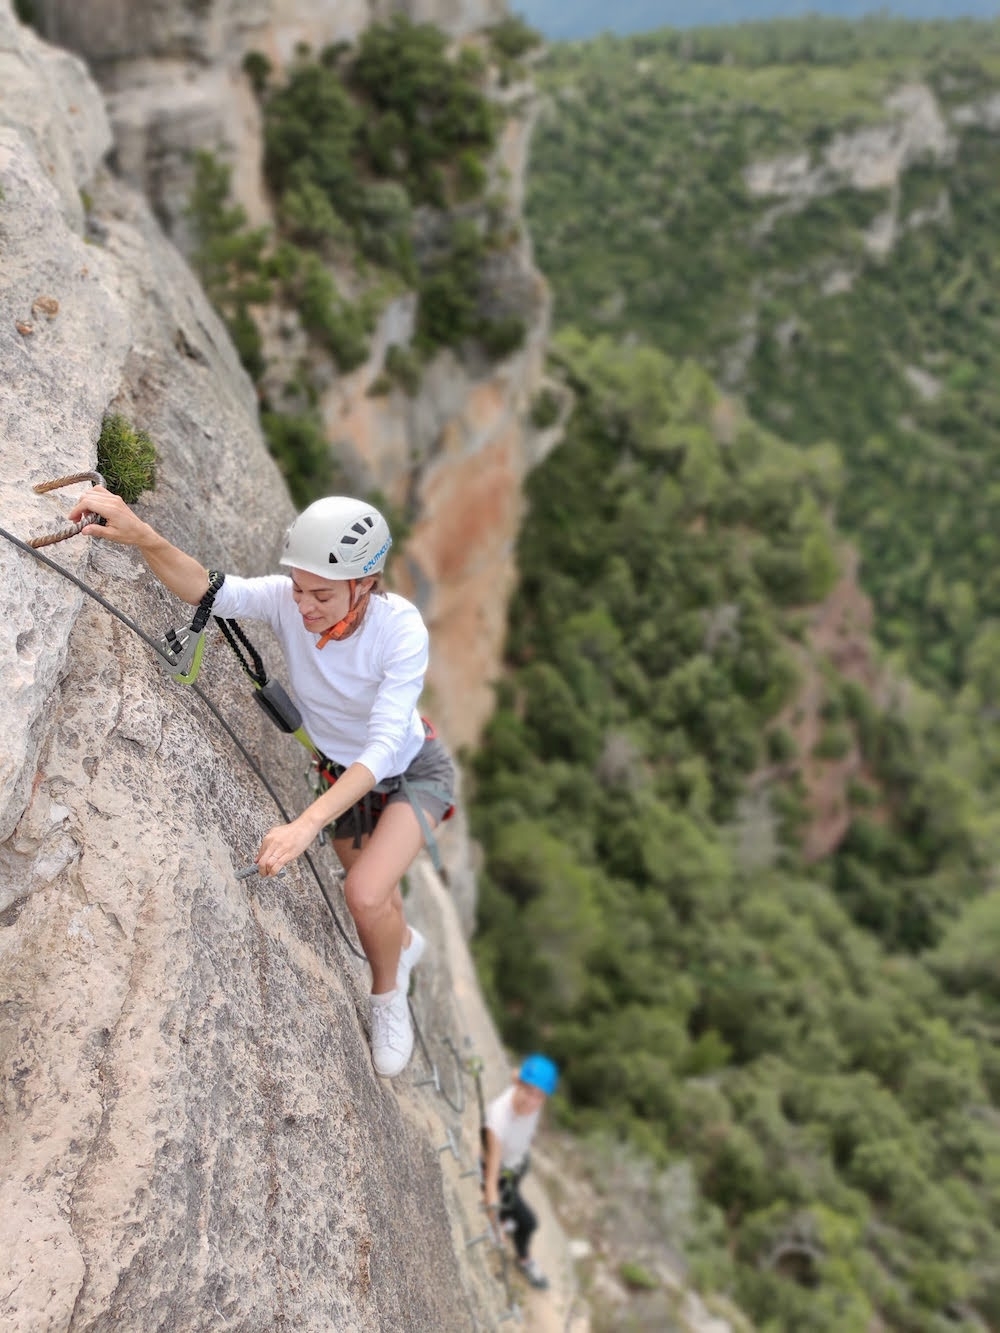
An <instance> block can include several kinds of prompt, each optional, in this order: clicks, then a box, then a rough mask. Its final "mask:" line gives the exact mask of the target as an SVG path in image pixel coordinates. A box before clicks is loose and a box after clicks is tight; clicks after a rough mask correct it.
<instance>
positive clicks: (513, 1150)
mask: <svg viewBox="0 0 1000 1333" xmlns="http://www.w3.org/2000/svg"><path fill="white" fill-rule="evenodd" d="M515 1091H516V1089H515V1086H514V1084H513V1083H512V1084H511V1086H510V1087H509V1088H508V1089H507V1091H506V1092H502V1093H501V1094H500V1096H499V1097H497V1098H495V1099H494V1100H493V1101H492V1102H490V1104H489V1106H488V1107H487V1108H486V1128H487V1129H491V1130H492V1131H493V1133H494V1134H495V1135H496V1136H497V1138H498V1139H499V1140H500V1166H501V1168H502V1169H505V1170H508V1171H516V1170H518V1168H519V1167H521V1166H522V1165H523V1164H524V1160H525V1158H526V1157H527V1156H528V1149H529V1148H530V1147H531V1140H532V1138H533V1137H534V1134H535V1130H536V1128H537V1126H538V1117H539V1116H540V1115H541V1110H540V1109H539V1110H537V1111H532V1112H531V1114H530V1115H515V1113H514V1107H513V1105H512V1103H513V1100H514V1093H515Z"/></svg>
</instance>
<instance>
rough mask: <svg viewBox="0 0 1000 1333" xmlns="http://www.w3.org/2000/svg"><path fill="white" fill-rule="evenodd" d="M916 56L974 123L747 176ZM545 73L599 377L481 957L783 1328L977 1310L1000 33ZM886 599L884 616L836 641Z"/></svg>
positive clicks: (993, 1234) (508, 1005)
mask: <svg viewBox="0 0 1000 1333" xmlns="http://www.w3.org/2000/svg"><path fill="white" fill-rule="evenodd" d="M918 80H919V81H920V86H921V87H922V88H924V89H926V90H928V92H929V95H930V96H931V97H932V98H933V105H934V106H935V107H936V108H937V114H938V115H939V116H940V117H941V119H942V123H943V124H945V125H946V128H947V130H948V133H949V134H950V135H951V136H952V137H951V139H950V140H949V141H948V142H949V143H950V144H951V145H952V146H951V147H950V148H949V149H948V151H947V152H944V153H942V155H941V156H940V158H934V157H933V156H929V157H924V158H920V159H919V160H914V161H912V162H907V163H906V165H905V167H904V170H903V171H902V174H901V176H900V180H899V185H898V189H897V190H896V191H895V193H894V194H893V195H892V197H890V195H889V193H888V192H887V191H886V190H881V189H875V188H872V189H858V188H856V187H854V186H852V185H850V184H848V183H842V184H841V185H840V186H839V187H838V188H836V189H832V190H830V191H829V192H826V193H820V194H818V195H817V196H816V197H814V198H810V199H809V200H807V201H806V202H805V204H804V206H802V207H797V208H795V209H788V210H786V211H785V212H784V213H781V211H780V210H776V209H775V201H774V199H764V198H760V197H757V196H756V195H754V194H752V193H751V191H750V190H749V188H748V185H747V171H748V168H749V167H751V166H752V165H753V164H754V163H757V162H760V161H766V160H768V159H771V158H774V157H777V156H779V155H780V154H782V153H786V154H787V153H800V154H801V153H806V154H807V155H808V160H809V161H811V162H812V163H813V164H815V163H818V162H821V161H825V160H826V159H825V158H823V156H822V155H823V153H824V151H825V147H826V146H827V145H828V144H829V143H831V142H832V141H833V140H834V139H835V137H836V136H837V135H838V134H841V135H844V136H851V135H855V134H857V133H858V132H859V131H862V130H865V129H869V128H872V127H876V128H877V127H878V126H879V125H884V124H886V123H887V121H891V118H892V113H891V111H887V99H889V98H891V97H892V95H893V93H894V92H897V91H898V90H899V89H900V88H904V87H909V88H912V87H913V86H914V83H915V81H918ZM541 83H542V88H543V92H544V95H545V98H546V105H547V108H548V109H547V110H546V111H545V112H544V114H543V117H542V119H541V121H540V124H539V127H538V130H537V131H536V139H535V149H534V155H533V161H532V176H531V182H530V189H529V211H530V218H531V226H532V233H533V237H534V240H535V245H536V249H537V253H538V256H539V259H540V262H541V265H542V267H543V269H544V270H545V272H546V273H547V275H548V276H549V278H550V280H551V281H552V283H553V287H554V291H555V298H556V317H557V322H558V324H559V326H560V332H559V334H558V336H557V338H556V341H555V345H554V349H553V372H554V373H555V374H557V375H558V376H559V377H560V378H561V379H562V380H563V381H564V383H565V385H566V386H567V387H568V389H569V390H570V391H571V392H572V395H573V401H574V403H575V407H574V410H573V412H572V415H571V417H570V419H569V422H568V425H567V428H566V431H565V434H564V437H563V440H562V442H561V444H559V446H558V447H557V448H556V449H555V450H553V452H552V453H551V454H550V455H549V456H548V457H547V458H546V460H545V461H544V462H543V463H542V464H541V465H540V466H539V467H538V468H537V469H536V471H535V472H534V473H533V474H532V476H531V478H530V479H529V483H528V501H529V510H528V515H527V518H526V521H525V524H524V528H523V532H522V535H521V538H520V542H519V547H518V563H519V571H520V579H519V585H518V589H517V592H516V595H515V598H514V602H513V605H512V607H511V614H510V631H509V640H508V650H507V668H506V671H505V674H504V677H503V679H502V681H501V683H500V685H499V687H498V707H497V710H496V714H495V716H494V718H493V720H492V722H491V724H490V726H489V729H488V731H487V734H486V736H485V737H484V740H483V744H482V746H481V747H480V749H479V750H478V752H477V754H476V755H475V756H473V762H472V767H473V774H474V784H473V786H474V790H473V801H472V805H473V816H474V827H475V832H476V835H477V837H478V838H479V839H480V840H481V842H482V844H483V847H484V853H485V873H484V874H483V876H482V879H481V909H480V923H479V930H478V935H477V938H476V941H475V947H476V951H477V957H478V960H479V963H480V970H481V976H482V977H483V979H484V984H485V985H486V986H487V988H488V991H489V993H490V996H491V1000H492V1003H493V1005H494V1009H495V1012H496V1014H497V1016H498V1020H499V1022H500V1024H501V1026H502V1029H503V1032H504V1035H505V1037H506V1038H507V1040H508V1041H509V1042H510V1043H511V1045H513V1046H515V1047H517V1048H519V1049H524V1048H529V1047H533V1046H536V1045H539V1046H544V1047H545V1048H546V1049H548V1050H550V1051H551V1052H552V1053H553V1055H555V1056H556V1057H557V1058H558V1059H559V1060H560V1061H561V1063H562V1064H563V1066H564V1068H565V1084H566V1095H565V1098H564V1099H563V1100H562V1101H561V1102H560V1104H559V1111H560V1114H561V1116H562V1118H563V1120H564V1122H565V1123H566V1124H568V1125H569V1126H571V1127H572V1128H574V1129H576V1130H578V1131H579V1132H581V1133H587V1132H589V1131H591V1130H593V1131H597V1130H598V1129H599V1128H601V1127H605V1128H606V1127H607V1126H608V1125H609V1124H610V1125H611V1126H613V1128H614V1130H615V1132H616V1133H617V1134H618V1135H619V1136H620V1137H621V1138H622V1139H624V1140H627V1141H629V1142H630V1143H632V1144H633V1145H635V1146H636V1147H637V1148H638V1149H639V1150H640V1151H642V1152H643V1153H645V1154H646V1155H647V1157H648V1158H649V1159H650V1161H651V1162H652V1163H654V1164H659V1165H661V1166H664V1165H669V1164H673V1163H678V1162H686V1163H690V1164H691V1166H692V1168H693V1172H694V1176H695V1179H696V1182H697V1190H696V1198H695V1200H694V1202H693V1203H692V1205H691V1209H690V1215H689V1216H688V1217H687V1225H686V1230H685V1233H684V1234H685V1239H684V1242H683V1246H682V1248H683V1251H684V1254H685V1257H686V1259H687V1261H688V1263H689V1264H690V1266H691V1269H692V1272H693V1273H694V1275H695V1277H696V1278H697V1280H699V1281H700V1282H701V1283H703V1284H704V1285H705V1286H706V1288H709V1289H714V1290H724V1291H727V1292H729V1293H730V1294H731V1295H732V1296H733V1297H734V1298H735V1299H736V1301H737V1302H738V1304H739V1305H740V1306H741V1307H742V1308H743V1309H745V1310H746V1311H747V1312H748V1314H749V1315H750V1316H751V1317H752V1318H753V1319H754V1321H755V1323H756V1324H757V1326H758V1327H760V1328H762V1329H766V1330H769V1331H773V1333H785V1331H786V1330H787V1333H792V1331H793V1330H795V1331H796V1333H797V1331H798V1330H802V1329H808V1330H810V1333H813V1331H814V1330H819V1331H820V1333H822V1331H823V1330H829V1333H853V1331H855V1330H856V1331H857V1333H868V1331H869V1330H870V1329H871V1328H872V1327H875V1326H879V1325H881V1326H883V1327H886V1328H892V1329H900V1330H920V1331H921V1333H923V1331H925V1330H926V1331H927V1333H945V1330H948V1331H949V1333H954V1330H956V1329H963V1330H966V1329H967V1330H970V1333H971V1330H974V1329H981V1328H983V1327H984V1326H985V1327H995V1326H997V1325H998V1324H1000V1007H998V998H1000V981H998V975H997V966H996V963H995V959H996V953H997V950H996V945H997V944H998V943H1000V896H998V892H997V889H996V876H995V866H996V864H997V852H998V847H1000V841H998V834H1000V824H998V816H997V804H998V803H997V799H996V797H997V779H998V775H1000V764H998V760H1000V746H998V738H997V735H996V719H997V717H998V716H1000V714H998V713H997V690H998V686H1000V669H998V667H997V662H998V661H1000V655H998V650H1000V615H998V611H1000V603H998V596H1000V594H998V591H997V590H998V588H1000V585H998V584H996V581H995V579H994V577H993V573H992V570H993V564H992V562H990V560H989V558H988V557H989V552H990V550H992V548H993V545H994V544H995V541H996V539H995V537H994V535H993V534H994V533H995V532H996V531H997V523H996V522H995V518H994V513H993V507H994V505H995V504H996V503H997V498H998V493H997V487H996V484H995V469H996V463H995V460H996V458H997V456H998V453H1000V436H998V435H997V431H998V428H1000V416H998V411H997V407H998V403H997V401H996V387H995V386H996V384H997V383H998V382H1000V380H998V377H997V373H996V372H997V371H998V370H1000V366H998V365H997V355H998V354H997V352H996V349H995V343H996V339H995V337H994V336H993V335H994V334H995V332H996V317H997V314H996V304H995V292H994V287H995V283H994V281H993V279H994V277H995V273H994V270H995V267H996V244H995V237H996V235H997V234H1000V187H998V185H997V182H998V181H1000V171H998V168H1000V138H998V137H997V134H996V132H995V130H993V129H991V128H990V127H989V126H988V125H987V124H985V123H982V122H981V121H977V120H975V118H974V117H972V115H971V113H967V112H964V111H963V110H962V108H967V107H969V106H976V105H979V103H980V101H981V100H982V99H983V98H985V97H987V96H989V95H991V94H995V92H996V91H997V88H998V85H1000V27H998V25H982V26H980V27H977V26H975V25H965V24H954V25H942V24H937V25H916V24H914V25H904V24H892V23H889V22H881V23H879V22H873V23H870V24H864V25H856V26H854V27H851V26H848V25H835V24H829V23H825V22H819V21H817V22H813V21H808V22H803V23H797V24H781V25H765V26H762V27H760V28H756V27H755V28H753V29H745V30H744V29H741V30H713V31H711V32H696V33H693V34H690V33H689V34H676V33H664V34H654V35H649V36H646V37H643V38H637V39H633V40H629V41H624V40H614V39H610V38H602V39H600V40H598V41H595V42H592V43H588V44H584V45H579V46H575V47H572V48H558V49H556V48H553V49H552V50H550V52H549V54H548V56H547V59H546V63H545V65H544V66H543V70H542V73H541ZM926 104H927V103H926V102H925V103H924V105H926ZM942 197H946V199H947V207H946V208H945V206H944V205H942V204H941V203H940V200H941V199H942ZM890 206H892V207H894V208H896V210H897V212H896V213H895V215H894V216H895V218H896V222H895V230H894V232H893V244H892V246H891V247H890V248H889V249H888V250H887V251H883V252H882V253H881V254H876V253H875V252H874V251H873V250H872V248H871V247H870V246H869V245H867V244H866V241H865V237H866V235H867V234H869V232H870V229H871V228H872V225H873V223H874V221H875V220H876V219H877V218H878V217H879V216H880V215H881V214H883V213H885V211H886V209H887V208H889V207H890ZM837 273H847V274H849V282H845V281H841V282H839V283H837V282H833V283H831V280H830V279H831V274H837ZM923 376H926V377H927V378H926V379H925V378H923ZM929 383H933V386H935V392H933V393H930V392H923V391H922V390H926V389H927V386H928V384H929ZM855 547H856V548H857V549H859V550H860V555H861V560H860V564H859V565H858V566H857V568H855V562H854V561H853V560H852V558H851V551H852V549H854V548H855ZM857 578H860V585H861V586H860V587H859V586H858V585H857V583H856V579H857ZM863 593H867V594H869V595H870V596H871V598H872V601H873V604H874V618H873V624H872V631H873V634H874V639H872V637H870V636H869V633H868V630H867V622H864V621H863V620H858V622H857V623H855V624H853V626H852V625H850V624H849V618H848V619H847V620H844V621H843V622H842V623H843V624H844V625H846V626H847V628H846V629H845V633H844V635H841V636H840V637H838V636H836V635H831V634H829V633H827V632H826V631H827V630H828V629H829V627H830V624H831V623H832V622H831V620H830V608H831V607H834V606H837V605H839V604H840V603H841V602H843V603H845V604H846V605H848V606H850V607H853V608H855V609H857V608H858V607H860V606H862V605H863V604H864V603H863ZM859 599H860V600H859ZM838 623H841V622H838ZM821 631H823V632H821ZM823 821H826V824H825V825H824V823H823ZM817 828H820V829H821V831H822V829H823V828H825V830H826V834H827V835H828V836H826V838H825V841H824V840H822V839H821V840H820V841H817V840H816V838H815V834H816V831H817ZM831 830H832V831H831Z"/></svg>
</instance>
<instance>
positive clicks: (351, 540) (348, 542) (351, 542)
mask: <svg viewBox="0 0 1000 1333" xmlns="http://www.w3.org/2000/svg"><path fill="white" fill-rule="evenodd" d="M340 544H341V546H357V544H358V539H357V537H352V536H351V535H350V534H349V533H347V532H345V533H344V535H343V537H341V539H340Z"/></svg>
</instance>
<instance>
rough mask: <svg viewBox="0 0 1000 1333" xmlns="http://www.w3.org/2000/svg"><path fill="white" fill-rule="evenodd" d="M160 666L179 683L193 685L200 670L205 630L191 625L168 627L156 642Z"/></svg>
mask: <svg viewBox="0 0 1000 1333" xmlns="http://www.w3.org/2000/svg"><path fill="white" fill-rule="evenodd" d="M156 651H157V653H158V654H159V662H160V666H161V667H163V669H164V671H167V672H169V673H170V675H171V676H173V678H174V680H176V681H177V682H178V683H179V684H181V685H193V684H194V681H195V679H196V678H197V675H198V672H199V671H200V670H201V658H202V654H203V653H204V651H205V631H204V630H203V629H202V630H196V629H194V628H193V627H192V626H191V625H188V626H187V627H186V628H185V629H181V630H176V629H168V630H167V632H166V634H164V636H163V638H162V639H159V640H158V641H157V644H156Z"/></svg>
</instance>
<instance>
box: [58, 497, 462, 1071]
mask: <svg viewBox="0 0 1000 1333" xmlns="http://www.w3.org/2000/svg"><path fill="white" fill-rule="evenodd" d="M85 511H89V512H91V513H96V514H98V515H99V516H100V518H101V519H102V520H103V525H101V526H98V524H96V523H91V524H90V525H88V526H87V527H85V528H83V530H82V531H83V533H84V534H85V535H87V536H91V537H97V538H100V539H102V540H105V541H113V542H119V543H121V544H123V545H127V546H135V547H137V548H138V550H139V552H140V553H141V555H142V556H143V558H144V559H145V561H146V564H147V565H148V566H149V568H150V570H151V571H152V572H153V574H154V575H155V576H156V577H157V578H158V579H159V580H160V582H161V583H162V584H163V585H164V586H165V587H167V588H168V589H169V590H170V591H171V592H172V593H174V595H175V596H177V597H179V598H181V599H182V600H183V601H185V602H188V603H190V604H191V605H198V604H200V603H201V602H202V600H203V599H204V598H205V597H206V595H210V594H212V593H213V592H214V602H213V603H212V611H213V612H214V614H215V615H217V616H220V617H225V618H234V617H238V616H245V617H248V618H252V619H257V620H263V621H266V622H267V624H268V625H270V627H271V629H272V630H273V631H274V634H275V636H276V638H277V639H278V642H279V643H280V645H281V648H282V651H283V653H284V656H285V662H286V666H287V669H288V678H289V683H290V685H291V690H292V694H293V696H294V698H295V701H296V703H297V704H298V707H299V709H300V711H301V714H302V720H303V724H304V727H305V730H306V732H307V733H308V735H309V737H310V738H311V739H312V741H313V742H314V743H315V745H316V746H317V748H318V749H319V750H320V751H322V754H323V755H324V756H325V757H326V760H327V761H328V766H327V768H326V770H325V771H326V775H327V777H328V780H330V785H329V786H328V787H327V789H326V790H325V791H323V793H322V794H321V795H320V796H318V797H317V799H316V800H314V801H313V802H312V804H311V805H309V806H307V807H306V809H305V810H303V812H302V813H301V814H300V815H299V816H298V817H297V818H296V819H293V820H292V821H291V822H290V823H288V824H280V825H278V826H277V827H275V828H272V829H271V830H270V831H269V832H268V833H267V834H265V836H264V838H263V841H262V842H261V845H260V849H259V851H258V854H257V861H256V864H257V868H258V871H259V872H260V874H261V875H275V874H277V873H278V871H279V870H281V869H282V868H283V867H284V866H286V865H287V864H288V863H289V861H293V860H295V858H296V857H297V856H300V855H301V854H302V852H304V851H305V850H306V848H307V847H308V846H309V845H310V843H312V841H313V840H314V839H315V838H316V837H317V836H318V835H319V833H320V832H321V831H322V830H323V829H324V828H326V827H327V826H329V825H332V826H333V845H334V848H335V850H336V852H337V855H338V856H339V858H340V860H341V862H342V864H343V866H344V870H345V872H346V873H345V879H344V896H345V899H346V901H347V906H348V909H349V910H350V913H351V916H352V917H353V919H354V923H355V925H356V927H357V931H358V938H359V939H360V941H361V947H362V948H363V950H364V952H365V956H366V957H367V959H368V962H369V964H370V966H371V971H372V994H371V1047H372V1063H373V1064H374V1066H375V1070H376V1073H378V1074H380V1075H382V1076H383V1077H387V1078H392V1077H394V1076H395V1075H397V1074H399V1073H400V1072H401V1071H402V1070H403V1069H404V1068H405V1067H406V1064H407V1062H408V1061H409V1059H410V1055H411V1054H412V1051H413V1026H412V1023H411V1021H410V1011H409V1004H408V1002H407V991H408V989H409V979H410V972H411V970H412V969H413V968H414V967H415V966H416V964H417V962H418V961H419V959H420V957H421V955H422V954H423V952H424V947H425V941H424V938H423V936H422V935H421V934H420V933H419V932H418V931H416V930H413V929H411V928H410V927H408V925H407V922H406V917H405V915H404V911H403V899H402V894H401V893H400V887H399V885H400V880H401V878H402V876H403V874H404V873H405V871H406V870H407V868H408V867H409V865H410V863H411V862H412V861H413V859H414V857H415V856H416V855H417V852H418V851H419V850H420V848H421V846H422V844H423V843H424V841H425V839H426V838H427V837H429V836H430V833H431V831H432V830H433V829H434V828H435V826H436V825H437V824H438V823H439V822H440V821H441V819H442V818H444V817H445V816H446V814H447V813H448V811H449V810H450V807H451V804H452V797H453V793H454V785H455V769H454V765H453V763H452V760H451V757H450V755H449V754H448V751H447V750H446V749H445V747H444V746H443V745H442V744H441V742H440V741H438V740H436V739H434V738H429V737H428V736H427V735H426V734H425V728H424V724H423V721H422V720H421V717H420V715H419V713H418V712H417V701H418V699H419V697H420V692H421V690H422V688H423V683H424V673H425V672H426V669H427V652H428V634H427V628H426V626H425V625H424V622H423V620H422V619H421V616H420V613H419V611H418V610H417V608H416V607H415V606H413V605H412V603H410V602H408V601H406V600H405V599H404V598H402V597H399V596H397V595H396V594H395V593H390V592H386V591H384V590H383V588H382V577H381V575H382V570H383V568H384V566H385V561H386V556H387V555H388V552H389V547H390V546H391V544H392V538H391V536H390V534H389V528H388V525H387V523H386V521H385V519H384V518H383V517H382V515H381V514H380V513H379V511H378V510H377V509H375V508H374V507H373V506H372V505H369V504H366V503H365V502H364V501H362V500H355V499H351V498H349V497H346V496H329V497H327V498H326V499H323V500H317V501H316V502H315V503H314V504H311V505H310V506H309V508H308V509H306V510H305V511H304V512H303V513H301V514H300V515H299V516H298V518H297V519H296V520H295V522H294V523H293V524H292V526H291V527H290V528H289V529H288V533H287V535H286V537H285V545H284V549H283V551H282V554H281V558H280V564H282V565H283V566H286V567H287V568H288V570H289V571H290V577H289V575H286V574H274V575H269V576H266V577H263V578H249V579H245V578H237V577H235V576H233V575H228V576H227V575H223V574H218V573H216V572H215V571H212V572H211V573H210V572H209V571H208V570H207V569H205V567H204V566H203V565H201V564H200V563H199V562H198V561H197V560H195V559H194V558H193V557H192V556H189V555H187V554H185V553H184V552H183V551H181V550H180V549H179V548H178V547H176V546H172V545H171V544H170V542H168V541H167V540H166V539H165V538H164V537H162V536H161V535H160V534H159V533H158V532H156V531H155V529H153V528H152V527H150V525H149V524H148V523H145V522H143V521H142V520H141V519H140V518H139V517H138V516H137V515H136V514H135V513H133V511H132V510H131V509H129V507H128V506H127V505H126V504H125V502H124V501H123V500H122V499H120V497H118V496H116V495H113V494H112V493H111V492H110V491H108V490H105V489H104V488H102V487H100V486H95V487H94V488H93V489H92V490H89V491H88V492H87V493H86V496H85V497H84V499H83V500H81V502H80V503H79V504H77V505H76V507H75V508H74V509H73V510H72V511H71V513H70V516H69V517H70V519H71V520H74V519H77V518H80V517H82V516H83V514H84V512H85ZM323 771H324V770H323V769H321V772H323ZM376 788H378V791H376V790H375V789H376Z"/></svg>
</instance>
